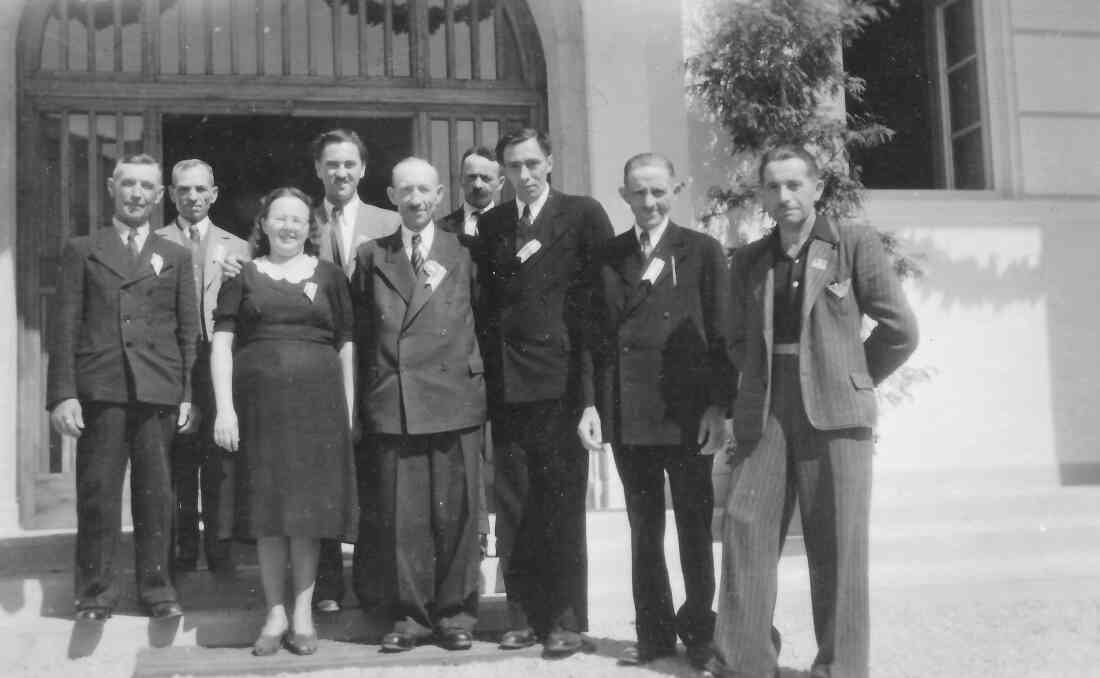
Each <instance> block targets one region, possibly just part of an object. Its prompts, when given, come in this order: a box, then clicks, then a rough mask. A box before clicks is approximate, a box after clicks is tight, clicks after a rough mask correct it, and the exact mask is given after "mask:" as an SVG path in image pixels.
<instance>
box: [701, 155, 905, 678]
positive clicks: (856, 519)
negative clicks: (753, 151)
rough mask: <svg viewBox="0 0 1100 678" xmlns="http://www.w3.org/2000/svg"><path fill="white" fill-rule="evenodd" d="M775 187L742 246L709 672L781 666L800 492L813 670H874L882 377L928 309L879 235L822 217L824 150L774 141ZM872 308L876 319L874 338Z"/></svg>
mask: <svg viewBox="0 0 1100 678" xmlns="http://www.w3.org/2000/svg"><path fill="white" fill-rule="evenodd" d="M760 184H761V187H760V195H759V197H760V201H761V203H762V204H763V207H764V209H765V210H766V211H767V212H768V214H770V215H771V217H772V218H773V219H775V222H776V229H775V230H774V231H773V232H772V233H771V234H770V235H768V236H767V237H765V238H763V239H761V240H759V241H757V242H754V243H752V244H750V245H746V246H745V247H742V248H740V249H738V250H737V251H736V252H735V253H734V256H733V264H732V279H733V282H732V285H731V290H732V300H733V304H732V306H733V308H732V321H733V329H732V341H731V346H732V350H731V354H732V357H733V362H734V365H735V366H736V367H737V369H738V371H739V372H740V374H741V379H740V383H739V386H738V393H737V396H736V399H735V401H734V406H733V429H734V437H735V438H736V441H737V448H736V450H735V451H734V452H733V453H732V454H733V458H732V464H733V472H732V474H731V478H730V492H729V496H728V498H726V501H725V510H726V516H725V521H724V523H725V527H724V534H723V547H724V548H723V556H722V561H723V562H722V585H721V588H720V589H719V590H720V592H721V593H720V594H719V605H718V622H717V628H716V630H715V636H714V640H715V649H716V656H715V658H714V660H713V661H712V662H711V665H710V666H709V667H708V668H709V669H710V673H711V674H712V675H719V676H737V677H739V678H741V677H743V678H771V677H772V676H773V675H778V671H777V668H776V666H777V660H778V656H777V655H778V642H776V641H773V638H776V637H775V636H773V635H772V616H773V615H774V612H775V598H776V579H777V568H778V562H779V552H780V548H781V547H782V542H783V536H784V535H785V533H786V529H787V524H788V522H789V520H790V516H791V512H792V509H793V502H794V500H795V499H796V498H797V500H798V507H799V510H800V512H801V517H802V528H803V537H804V540H805V545H806V557H807V560H808V561H809V567H810V590H811V594H812V598H813V621H814V631H815V635H816V637H817V643H818V653H817V657H816V658H815V659H814V663H813V669H812V674H813V675H814V676H830V677H831V678H867V676H868V673H869V670H870V669H869V647H870V643H869V637H870V632H869V626H870V619H869V604H868V581H867V579H868V577H867V542H868V514H869V511H870V504H871V455H872V454H873V452H874V443H873V439H872V427H873V426H874V424H875V415H876V411H875V410H876V403H875V386H876V385H877V384H878V383H880V382H881V381H882V380H883V379H885V378H886V377H888V376H889V375H890V373H892V372H893V371H894V370H896V369H897V368H898V367H900V366H901V364H902V363H904V362H905V360H906V359H907V358H908V357H909V355H910V354H912V352H913V351H914V350H915V349H916V346H917V321H916V318H915V317H914V315H913V312H912V310H911V309H910V308H909V304H908V302H907V301H906V300H905V295H904V293H903V291H902V289H901V283H900V282H899V281H898V278H897V275H896V274H895V273H894V270H893V267H892V266H891V264H890V260H889V258H888V257H887V255H886V252H885V251H884V249H883V246H882V242H881V239H880V238H879V236H878V235H877V234H876V233H875V232H874V231H873V230H871V229H869V228H866V227H857V226H850V225H845V224H837V223H833V222H832V221H830V220H829V219H828V218H827V217H825V216H824V215H822V214H818V213H817V210H816V207H815V204H816V203H817V201H818V200H820V199H821V195H822V192H823V189H824V184H823V181H822V179H821V173H820V171H819V169H818V165H817V162H816V160H815V159H814V157H813V156H812V155H810V154H809V153H808V152H806V151H805V150H804V149H803V148H801V147H798V146H780V147H777V148H774V149H772V150H770V151H768V152H767V153H765V154H764V157H763V158H762V159H761V161H760ZM865 314H866V315H867V316H868V317H870V318H871V319H872V320H874V321H875V327H874V329H873V330H872V331H871V333H870V334H869V335H868V336H867V338H866V339H864V338H863V335H862V334H861V329H862V325H863V317H864V315H865Z"/></svg>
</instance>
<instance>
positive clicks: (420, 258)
mask: <svg viewBox="0 0 1100 678" xmlns="http://www.w3.org/2000/svg"><path fill="white" fill-rule="evenodd" d="M410 258H411V260H412V267H413V273H415V274H416V277H417V278H419V277H420V271H421V270H423V268H424V255H423V254H421V253H420V234H419V233H413V237H412V254H411V257H410Z"/></svg>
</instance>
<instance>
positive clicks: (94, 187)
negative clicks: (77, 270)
mask: <svg viewBox="0 0 1100 678" xmlns="http://www.w3.org/2000/svg"><path fill="white" fill-rule="evenodd" d="M98 124H99V122H98V121H97V120H96V112H95V111H94V110H92V111H88V186H87V188H86V189H85V190H87V191H88V223H87V224H86V230H85V233H92V232H93V231H95V229H96V226H97V225H98V222H99V218H100V213H99V210H100V207H99V194H100V192H101V191H102V190H103V185H102V184H101V183H100V181H99V133H98V132H97V131H96V126H97V125H98Z"/></svg>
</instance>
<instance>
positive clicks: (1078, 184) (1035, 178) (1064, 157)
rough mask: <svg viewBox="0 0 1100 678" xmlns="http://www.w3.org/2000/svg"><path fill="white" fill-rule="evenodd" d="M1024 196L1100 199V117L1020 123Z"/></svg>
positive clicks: (1044, 118) (1037, 118)
mask: <svg viewBox="0 0 1100 678" xmlns="http://www.w3.org/2000/svg"><path fill="white" fill-rule="evenodd" d="M1020 149H1021V151H1020V155H1021V158H1022V163H1023V179H1024V192H1025V193H1028V194H1030V195H1043V194H1049V195H1081V196H1095V195H1100V162H1098V161H1097V158H1100V116H1097V117H1095V118H1087V117H1049V116H1027V117H1023V118H1021V119H1020Z"/></svg>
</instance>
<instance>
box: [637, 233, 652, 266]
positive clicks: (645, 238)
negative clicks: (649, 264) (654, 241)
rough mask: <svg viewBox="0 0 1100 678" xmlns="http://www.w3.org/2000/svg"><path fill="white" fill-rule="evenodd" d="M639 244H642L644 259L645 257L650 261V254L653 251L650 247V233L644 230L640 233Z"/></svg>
mask: <svg viewBox="0 0 1100 678" xmlns="http://www.w3.org/2000/svg"><path fill="white" fill-rule="evenodd" d="M638 245H640V246H641V248H642V259H645V260H647V261H648V260H649V255H650V254H651V253H652V250H651V249H650V245H649V233H648V232H647V231H642V232H641V233H640V234H639V235H638Z"/></svg>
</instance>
